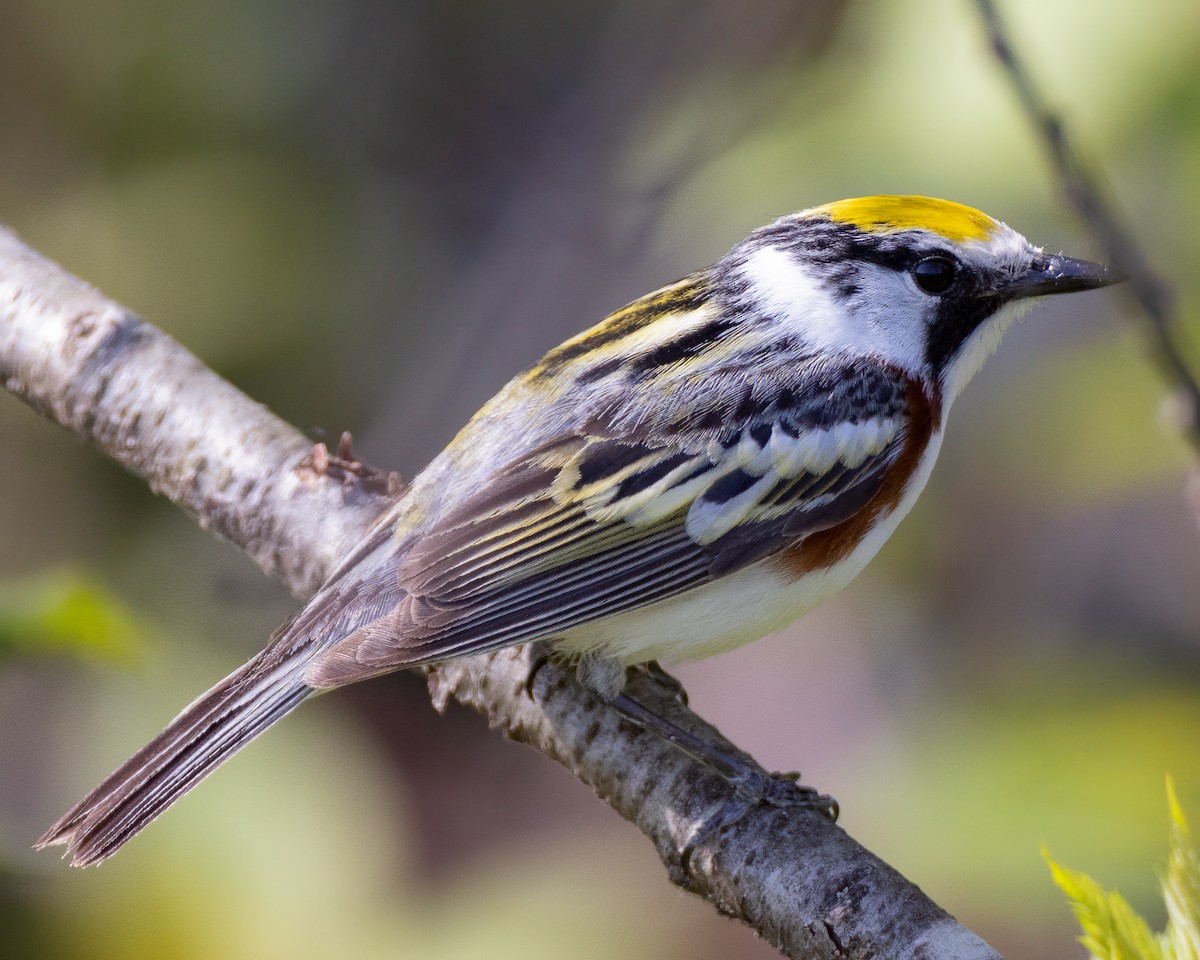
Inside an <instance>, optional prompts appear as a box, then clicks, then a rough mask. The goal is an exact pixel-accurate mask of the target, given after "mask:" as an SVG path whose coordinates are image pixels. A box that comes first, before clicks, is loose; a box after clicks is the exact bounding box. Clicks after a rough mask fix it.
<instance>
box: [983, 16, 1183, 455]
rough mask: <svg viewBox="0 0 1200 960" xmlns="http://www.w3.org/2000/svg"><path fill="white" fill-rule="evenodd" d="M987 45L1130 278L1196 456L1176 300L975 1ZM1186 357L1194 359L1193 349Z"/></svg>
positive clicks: (1065, 185) (1112, 260)
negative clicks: (1180, 402) (1182, 408)
mask: <svg viewBox="0 0 1200 960" xmlns="http://www.w3.org/2000/svg"><path fill="white" fill-rule="evenodd" d="M975 7H976V9H977V10H978V11H979V16H980V18H981V20H982V21H983V27H984V30H985V31H986V33H987V39H988V43H989V44H990V45H991V48H992V52H993V53H995V55H996V59H997V60H998V61H999V62H1000V65H1001V66H1002V67H1003V68H1004V71H1005V73H1006V74H1007V75H1008V78H1009V80H1010V81H1011V82H1012V85H1013V89H1014V90H1015V91H1016V94H1017V99H1018V100H1019V101H1020V104H1021V107H1022V108H1023V109H1024V111H1025V113H1026V115H1027V117H1028V119H1029V122H1030V124H1031V125H1032V126H1033V127H1034V129H1035V130H1036V132H1037V134H1038V136H1039V138H1040V140H1041V141H1042V146H1043V147H1044V148H1045V150H1046V153H1047V154H1048V156H1049V158H1050V162H1051V164H1052V166H1053V168H1054V171H1055V173H1056V174H1057V175H1058V179H1059V182H1060V185H1061V187H1062V190H1063V192H1064V194H1065V195H1066V197H1067V199H1068V200H1069V201H1070V203H1071V204H1072V206H1074V207H1075V210H1076V211H1077V212H1078V214H1079V216H1080V218H1081V219H1082V220H1083V222H1084V223H1085V224H1086V225H1087V227H1088V229H1089V231H1090V232H1091V234H1092V236H1093V237H1094V238H1095V240H1096V243H1097V244H1098V245H1099V246H1100V248H1101V250H1102V251H1103V252H1104V255H1105V257H1106V258H1107V259H1108V262H1109V265H1110V266H1111V267H1113V268H1114V269H1115V270H1116V271H1117V272H1119V273H1122V274H1124V275H1125V276H1126V277H1127V278H1128V281H1129V282H1128V289H1129V291H1130V292H1131V293H1132V295H1133V297H1134V299H1135V300H1136V301H1137V303H1138V306H1140V307H1141V310H1142V313H1143V314H1144V315H1145V318H1146V321H1147V322H1146V324H1145V329H1146V335H1147V337H1148V339H1149V343H1150V349H1151V352H1152V354H1153V356H1154V359H1155V361H1156V362H1157V363H1158V365H1159V367H1160V368H1161V369H1162V372H1163V375H1164V376H1165V377H1166V378H1167V380H1168V381H1169V382H1170V383H1171V384H1172V385H1173V386H1174V388H1175V389H1176V390H1177V392H1178V393H1179V394H1180V395H1181V397H1182V398H1183V400H1184V402H1185V404H1186V412H1185V415H1184V416H1183V417H1182V418H1181V421H1182V422H1181V427H1182V430H1183V433H1184V436H1186V437H1187V439H1188V441H1189V442H1190V443H1191V444H1192V446H1193V447H1194V448H1195V449H1196V451H1197V452H1198V453H1200V377H1198V376H1197V374H1196V372H1195V371H1194V369H1193V365H1192V363H1190V362H1189V361H1188V359H1186V358H1185V356H1184V345H1183V344H1182V343H1181V337H1180V334H1179V315H1178V308H1177V305H1176V299H1175V296H1174V294H1173V292H1172V290H1171V288H1170V287H1169V286H1168V285H1167V283H1166V282H1165V281H1164V280H1163V279H1162V278H1161V277H1160V276H1159V275H1158V274H1157V273H1156V272H1155V271H1154V268H1153V267H1152V266H1151V265H1150V261H1149V258H1148V257H1147V256H1146V253H1145V251H1143V250H1142V248H1141V247H1140V246H1139V244H1138V243H1137V241H1136V240H1135V239H1134V238H1133V235H1132V234H1131V233H1130V232H1129V230H1127V229H1126V228H1125V227H1124V225H1123V224H1122V223H1121V221H1120V218H1119V217H1118V216H1117V214H1116V213H1115V212H1114V211H1113V209H1112V208H1111V206H1110V205H1109V204H1108V203H1107V202H1106V201H1105V200H1104V198H1103V193H1102V191H1101V189H1100V188H1099V186H1098V185H1097V183H1096V179H1095V177H1094V176H1093V175H1092V174H1091V173H1090V172H1089V171H1088V170H1087V169H1086V167H1085V166H1084V164H1083V162H1082V161H1081V160H1080V158H1079V154H1078V153H1077V152H1076V150H1075V148H1074V146H1073V145H1072V143H1071V141H1070V139H1069V138H1068V137H1067V133H1066V130H1065V128H1064V124H1063V120H1062V118H1061V117H1059V116H1058V115H1057V114H1055V113H1054V112H1053V111H1052V110H1051V109H1050V107H1049V106H1048V105H1047V103H1046V98H1045V97H1044V96H1043V95H1042V93H1041V91H1040V90H1039V89H1038V87H1037V85H1036V84H1035V83H1034V81H1033V77H1032V76H1031V74H1030V72H1029V70H1028V69H1027V68H1026V67H1025V64H1024V63H1023V62H1022V60H1021V59H1020V57H1018V56H1017V53H1016V51H1015V49H1014V47H1013V44H1012V41H1011V39H1010V37H1009V33H1008V31H1007V29H1006V28H1005V25H1004V22H1003V20H1001V18H1000V12H999V10H998V9H997V7H996V4H995V3H994V2H993V0H975ZM1188 353H1189V354H1191V355H1192V356H1194V355H1195V350H1194V349H1189V350H1188Z"/></svg>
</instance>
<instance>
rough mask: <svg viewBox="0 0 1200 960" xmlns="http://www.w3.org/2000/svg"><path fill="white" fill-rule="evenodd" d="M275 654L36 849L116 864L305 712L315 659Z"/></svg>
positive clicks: (175, 726) (145, 752)
mask: <svg viewBox="0 0 1200 960" xmlns="http://www.w3.org/2000/svg"><path fill="white" fill-rule="evenodd" d="M272 652H273V651H271V650H269V649H268V650H264V651H263V652H262V653H260V654H259V655H258V656H257V657H255V658H254V659H253V660H251V661H250V662H249V663H246V664H244V665H243V666H241V667H239V668H238V669H237V670H235V671H234V672H233V673H231V674H230V675H229V676H228V677H226V678H225V679H224V680H222V681H221V682H220V683H218V684H217V685H216V686H215V687H213V688H212V689H211V690H209V691H208V693H206V694H204V695H203V696H202V697H200V699H199V700H197V701H196V702H195V703H193V704H191V705H190V706H189V707H187V708H186V709H185V710H184V711H183V712H182V713H181V714H180V715H179V716H178V717H176V718H175V719H174V720H172V721H171V723H170V724H168V725H167V728H166V729H165V730H163V732H162V733H160V734H159V735H158V736H157V737H155V738H154V739H153V740H151V741H150V742H149V743H148V744H146V746H144V747H143V748H142V749H141V750H139V751H138V752H137V753H136V754H134V755H133V756H132V757H131V758H130V759H129V760H127V761H126V762H125V763H123V764H122V765H121V766H120V767H119V768H117V770H115V771H114V772H113V773H112V774H111V775H110V776H109V777H108V778H107V779H105V781H104V782H103V783H101V784H100V786H98V787H96V789H95V790H93V791H92V792H91V793H89V794H88V795H87V796H86V797H84V798H83V799H82V800H80V801H79V802H78V803H77V804H75V806H73V807H72V808H71V809H70V810H68V811H67V813H66V814H65V815H64V816H63V817H62V818H61V819H60V820H59V821H58V822H57V823H55V824H54V826H52V827H51V828H50V829H49V830H47V831H46V833H45V835H43V836H42V838H41V839H40V840H38V842H37V844H36V846H37V847H38V848H39V849H41V848H42V847H48V846H53V845H55V844H65V845H66V847H67V849H68V851H69V852H70V853H71V854H72V857H71V864H72V865H73V866H77V867H84V866H87V865H88V864H92V863H98V862H99V861H101V860H104V859H105V858H107V857H110V856H112V855H113V854H114V853H116V852H117V850H118V849H120V847H121V846H122V845H123V844H124V843H125V842H126V841H127V840H129V839H130V838H131V837H133V836H134V834H136V833H138V832H139V831H140V830H141V829H142V828H143V827H145V826H146V825H147V824H148V823H149V822H150V821H151V820H153V819H154V818H155V817H157V816H158V815H159V814H160V813H162V812H163V811H164V810H166V809H167V807H169V806H170V805H171V804H172V803H174V802H175V801H176V800H178V799H179V798H180V797H182V796H183V795H184V794H185V793H187V792H188V791H189V790H191V789H192V787H194V786H195V785H196V784H198V783H199V782H200V781H201V780H203V779H204V778H205V777H206V776H208V774H210V773H212V772H213V770H215V769H216V768H217V767H218V766H219V765H220V764H221V763H223V762H224V761H225V760H227V759H229V757H231V756H233V754H234V753H236V752H237V751H238V750H240V749H241V748H242V747H244V746H245V745H246V744H247V743H249V742H250V741H251V740H253V739H254V738H255V737H257V736H258V735H259V734H260V733H262V732H263V731H264V730H266V729H267V727H269V726H271V724H273V723H274V722H275V721H276V720H278V719H280V718H281V717H283V716H285V715H286V714H288V713H290V712H291V711H292V710H293V709H295V708H296V707H297V706H299V704H300V703H301V701H303V700H304V699H305V698H306V697H308V696H309V695H310V694H311V693H312V692H313V689H312V688H311V687H309V686H307V685H306V684H305V683H304V682H303V681H302V679H301V677H302V676H303V673H304V668H305V666H306V665H307V663H308V657H305V656H298V657H292V658H289V659H285V660H283V661H282V662H279V660H278V657H274V658H271V657H270V656H269V654H270V653H272ZM272 659H273V660H275V662H274V663H272V662H271V660H272Z"/></svg>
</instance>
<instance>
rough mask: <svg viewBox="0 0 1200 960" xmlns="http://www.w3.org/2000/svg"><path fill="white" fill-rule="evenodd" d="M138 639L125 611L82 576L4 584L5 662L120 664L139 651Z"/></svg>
mask: <svg viewBox="0 0 1200 960" xmlns="http://www.w3.org/2000/svg"><path fill="white" fill-rule="evenodd" d="M137 636H138V630H137V627H136V625H135V623H134V619H133V617H132V616H131V615H130V614H129V613H128V612H127V611H126V609H125V608H124V607H123V606H122V605H121V604H120V603H119V602H118V601H117V600H116V599H115V598H113V597H112V596H111V595H110V594H109V593H108V592H107V591H106V590H105V589H104V587H102V586H101V585H100V584H99V583H97V582H96V581H95V580H93V579H91V578H89V577H87V576H85V575H83V574H81V573H78V572H75V571H70V570H63V571H56V572H53V573H47V574H42V575H39V576H37V577H32V578H29V579H24V580H17V581H9V582H7V583H4V584H0V659H4V658H7V657H12V656H17V655H21V656H29V655H40V654H46V653H64V652H65V653H72V654H75V655H77V656H84V657H101V658H104V659H121V658H125V657H129V656H131V655H132V654H133V652H134V651H135V650H136V648H137V646H138V643H137Z"/></svg>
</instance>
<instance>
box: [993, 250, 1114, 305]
mask: <svg viewBox="0 0 1200 960" xmlns="http://www.w3.org/2000/svg"><path fill="white" fill-rule="evenodd" d="M1124 279H1125V278H1124V277H1123V276H1121V275H1119V274H1117V273H1114V272H1113V271H1112V270H1110V269H1109V268H1108V267H1106V266H1103V265H1102V264H1099V263H1092V262H1091V261H1089V260H1076V259H1074V258H1073V257H1038V258H1037V259H1036V260H1034V261H1033V263H1032V264H1031V265H1030V267H1029V269H1028V270H1027V271H1025V273H1023V274H1021V275H1020V276H1018V277H1014V278H1013V279H1012V281H1011V282H1009V283H1006V284H1005V285H1004V287H1003V289H1002V290H1001V293H1002V294H1003V295H1004V296H1005V297H1007V298H1008V299H1010V300H1020V299H1023V298H1025V297H1044V296H1047V295H1048V294H1051V293H1075V292H1076V291H1078V290H1096V289H1098V288H1099V287H1107V286H1109V285H1111V284H1114V283H1120V282H1121V281H1123V280H1124Z"/></svg>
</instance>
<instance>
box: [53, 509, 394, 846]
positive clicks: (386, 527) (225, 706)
mask: <svg viewBox="0 0 1200 960" xmlns="http://www.w3.org/2000/svg"><path fill="white" fill-rule="evenodd" d="M391 529H392V528H391V525H390V524H388V523H386V522H381V523H380V524H379V525H377V526H376V528H375V530H373V531H372V533H371V534H369V535H368V536H367V537H366V539H364V540H363V541H362V542H361V543H360V544H359V545H358V546H357V547H356V548H355V549H354V550H353V551H351V553H350V555H349V556H347V557H346V558H345V559H344V560H343V561H342V563H341V564H340V565H339V568H338V570H337V571H335V573H334V574H333V576H332V577H331V578H330V580H329V581H328V582H327V583H326V584H325V586H324V587H322V588H321V590H320V591H318V593H317V594H316V595H315V596H314V597H313V598H312V600H311V601H309V603H308V604H307V606H305V607H304V609H303V610H301V611H300V613H299V614H298V615H297V616H296V617H295V618H294V619H292V620H291V621H290V622H288V623H286V624H284V626H283V627H281V628H280V629H279V630H278V631H277V632H276V634H275V636H274V637H273V638H272V640H271V642H270V644H268V646H267V647H266V649H265V650H263V651H262V652H261V653H259V654H258V655H257V656H256V657H254V658H253V659H252V660H250V661H249V662H247V663H246V664H244V665H242V666H241V667H239V668H238V669H237V670H235V671H234V672H233V673H231V674H230V675H229V676H228V677H226V678H225V679H224V680H222V681H221V682H220V683H218V684H217V685H216V686H215V687H213V688H212V689H211V690H209V691H208V693H206V694H204V695H203V696H201V697H200V699H198V700H196V701H195V702H194V703H192V704H191V705H190V706H188V707H186V708H185V709H184V711H183V712H182V713H181V714H179V716H177V717H176V718H175V719H174V720H172V721H171V722H170V723H169V724H168V725H167V728H166V729H165V730H163V732H162V733H160V734H159V735H158V736H157V737H155V738H154V739H153V740H151V741H150V742H149V743H148V744H146V746H144V747H143V748H142V749H141V750H139V751H138V752H137V753H136V754H134V756H132V757H131V758H130V759H129V760H127V761H126V762H125V763H124V764H122V765H121V766H120V767H119V768H117V770H115V771H114V772H113V773H112V774H111V775H110V776H109V777H108V778H107V779H106V780H105V781H104V782H103V783H102V784H100V786H98V787H96V789H95V790H93V791H92V792H91V793H89V794H88V795H87V796H86V797H84V798H83V799H82V800H80V801H79V802H78V803H77V804H75V806H73V807H72V808H71V809H70V810H68V811H67V813H66V814H65V815H64V816H63V817H62V818H61V819H60V820H59V821H58V822H57V823H56V824H54V826H52V827H51V828H50V829H49V830H47V831H46V833H45V834H44V835H43V836H42V838H41V839H40V840H38V842H37V844H36V846H37V847H38V849H41V848H42V847H49V846H54V845H57V844H63V845H65V846H66V847H67V850H68V851H69V852H70V853H71V855H72V857H71V863H72V865H73V866H77V867H84V866H87V865H88V864H91V863H98V862H99V861H101V860H104V859H105V858H107V857H111V856H112V855H113V854H114V853H116V852H117V850H119V849H120V848H121V846H123V845H124V844H125V842H126V841H128V840H129V839H130V838H131V837H133V836H134V835H135V834H137V833H138V832H139V831H140V830H141V829H142V828H143V827H145V826H146V825H147V824H148V823H150V821H151V820H153V819H154V818H155V817H157V816H158V815H159V814H161V813H162V812H163V811H164V810H166V809H167V807H169V806H170V805H171V804H173V803H174V802H175V801H176V800H178V799H179V798H180V797H182V796H183V795H184V794H185V793H187V792H188V791H189V790H191V789H192V787H194V786H196V784H198V783H199V782H200V781H201V780H203V779H204V778H205V777H206V776H208V775H209V774H210V773H212V772H213V771H214V770H215V769H216V768H217V767H218V766H220V765H221V764H222V763H224V762H225V761H226V760H228V759H229V758H230V757H231V756H233V755H234V754H235V753H237V751H238V750H240V749H241V748H242V747H244V746H245V745H246V744H247V743H249V742H250V741H251V740H253V739H254V738H255V737H257V736H258V735H259V734H260V733H262V732H263V731H264V730H266V729H267V728H268V727H269V726H271V725H272V724H273V723H275V721H277V720H279V719H281V718H282V717H284V716H286V715H287V714H289V713H291V711H292V710H294V709H295V708H296V707H297V706H299V705H300V703H301V702H303V701H304V700H305V699H306V698H307V697H309V696H311V695H312V694H313V693H314V692H315V690H314V688H313V687H311V686H309V685H308V684H307V683H305V682H304V671H305V670H306V669H307V668H308V666H309V665H310V664H311V662H312V660H313V658H314V657H316V656H318V655H319V654H320V653H321V652H322V650H324V649H326V648H327V647H328V646H330V645H331V644H334V643H336V642H337V641H338V640H340V639H342V638H343V637H345V636H347V635H349V634H351V633H353V632H354V631H355V630H357V629H359V628H360V627H362V626H364V625H366V624H369V623H371V622H372V621H374V620H376V619H377V618H378V617H380V616H382V615H384V614H385V613H386V612H387V611H388V610H389V609H391V607H392V606H393V605H394V604H395V603H396V601H397V599H398V597H399V596H400V589H399V584H398V582H396V580H395V577H394V575H390V571H391V569H392V563H393V562H394V561H393V557H394V550H395V544H394V538H393V537H392V535H391Z"/></svg>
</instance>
